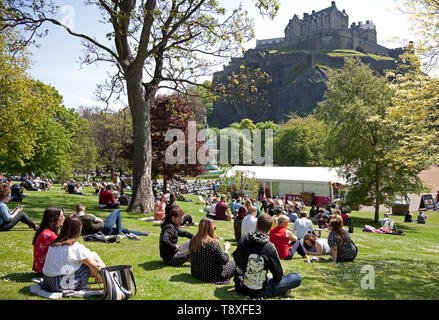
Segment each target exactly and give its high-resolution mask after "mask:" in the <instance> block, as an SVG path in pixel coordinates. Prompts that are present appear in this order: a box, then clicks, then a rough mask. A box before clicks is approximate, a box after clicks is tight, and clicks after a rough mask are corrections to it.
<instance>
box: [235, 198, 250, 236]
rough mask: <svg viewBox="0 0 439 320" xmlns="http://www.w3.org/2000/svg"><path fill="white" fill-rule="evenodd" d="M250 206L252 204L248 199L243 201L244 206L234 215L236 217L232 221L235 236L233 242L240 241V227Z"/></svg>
mask: <svg viewBox="0 0 439 320" xmlns="http://www.w3.org/2000/svg"><path fill="white" fill-rule="evenodd" d="M251 206H252V202H251V200H250V199H247V200H245V202H244V204H243V205H242V206H241V207H240V208H239V210H238V212H237V213H236V217H235V219H234V220H233V230H234V234H235V240H236V241H239V239H241V227H242V221H243V220H244V218H245V217H246V216H247V214H248V208H250V207H251Z"/></svg>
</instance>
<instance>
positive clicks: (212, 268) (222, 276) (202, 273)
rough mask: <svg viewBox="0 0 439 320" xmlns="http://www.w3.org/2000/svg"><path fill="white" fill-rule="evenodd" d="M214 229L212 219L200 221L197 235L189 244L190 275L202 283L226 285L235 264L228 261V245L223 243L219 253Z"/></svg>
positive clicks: (219, 247)
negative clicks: (222, 248)
mask: <svg viewBox="0 0 439 320" xmlns="http://www.w3.org/2000/svg"><path fill="white" fill-rule="evenodd" d="M215 229H216V226H215V222H214V221H213V220H212V219H208V218H203V219H201V221H200V224H199V227H198V233H197V234H196V235H195V236H194V237H193V238H192V239H191V242H190V244H189V248H190V253H191V274H192V276H194V277H195V278H198V279H200V280H202V281H204V282H209V283H214V284H227V283H229V282H230V278H231V277H232V276H233V274H234V273H235V262H233V261H229V249H230V243H228V242H226V243H224V252H222V251H221V246H220V245H219V243H218V239H219V237H218V236H217V235H216V233H215Z"/></svg>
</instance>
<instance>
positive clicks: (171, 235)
mask: <svg viewBox="0 0 439 320" xmlns="http://www.w3.org/2000/svg"><path fill="white" fill-rule="evenodd" d="M183 217H184V211H183V210H182V209H181V208H174V209H172V210H171V211H170V212H169V217H168V218H167V219H165V221H163V223H162V225H161V228H162V231H161V232H160V242H159V249H160V257H161V258H162V259H163V261H164V262H165V263H166V264H167V265H170V266H181V265H182V264H184V263H185V262H186V261H189V260H190V250H189V241H186V242H185V243H183V244H182V245H181V246H178V244H177V243H178V238H179V237H186V238H188V239H192V238H193V237H194V235H193V234H192V233H190V232H188V231H184V230H181V229H180V226H181V224H182V222H183Z"/></svg>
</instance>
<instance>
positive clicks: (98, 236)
mask: <svg viewBox="0 0 439 320" xmlns="http://www.w3.org/2000/svg"><path fill="white" fill-rule="evenodd" d="M82 238H83V239H84V241H90V242H105V243H113V242H117V243H119V242H120V241H119V240H117V237H116V236H114V237H110V236H106V235H105V234H103V233H102V232H101V231H99V232H96V233H92V234H87V235H84V236H82Z"/></svg>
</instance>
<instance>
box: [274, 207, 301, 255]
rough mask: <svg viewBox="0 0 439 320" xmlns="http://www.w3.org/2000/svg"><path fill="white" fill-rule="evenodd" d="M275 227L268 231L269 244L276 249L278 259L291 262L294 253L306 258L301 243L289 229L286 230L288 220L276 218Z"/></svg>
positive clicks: (283, 216)
mask: <svg viewBox="0 0 439 320" xmlns="http://www.w3.org/2000/svg"><path fill="white" fill-rule="evenodd" d="M276 221H277V226H276V227H275V228H273V229H271V231H270V242H272V243H273V244H274V246H275V247H276V250H277V253H278V254H279V258H280V259H284V260H291V259H292V258H293V256H294V254H295V253H296V251H297V252H298V253H299V254H300V255H301V256H302V257H303V258H307V256H306V253H305V250H304V248H303V246H302V244H301V242H300V241H299V240H298V239H297V237H296V236H295V235H294V233H293V232H292V231H291V229H289V228H288V222H290V218H288V217H287V216H286V215H282V214H281V215H280V216H279V217H278V218H277V220H276Z"/></svg>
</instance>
